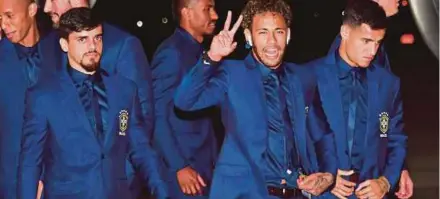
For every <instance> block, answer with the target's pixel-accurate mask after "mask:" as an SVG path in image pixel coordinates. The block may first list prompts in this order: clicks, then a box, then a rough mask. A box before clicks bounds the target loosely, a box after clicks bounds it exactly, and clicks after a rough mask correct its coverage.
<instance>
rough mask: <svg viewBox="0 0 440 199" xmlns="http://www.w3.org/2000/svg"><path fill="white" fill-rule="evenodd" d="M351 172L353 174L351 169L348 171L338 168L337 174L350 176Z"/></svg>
mask: <svg viewBox="0 0 440 199" xmlns="http://www.w3.org/2000/svg"><path fill="white" fill-rule="evenodd" d="M352 174H354V171H353V170H350V171H346V170H338V175H339V176H351V175H352Z"/></svg>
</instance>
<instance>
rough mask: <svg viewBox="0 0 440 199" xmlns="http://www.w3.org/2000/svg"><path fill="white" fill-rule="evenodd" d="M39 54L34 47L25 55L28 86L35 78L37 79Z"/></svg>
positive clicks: (31, 84)
mask: <svg viewBox="0 0 440 199" xmlns="http://www.w3.org/2000/svg"><path fill="white" fill-rule="evenodd" d="M40 62H41V60H40V56H39V55H38V52H37V50H36V49H34V50H33V51H32V52H29V53H28V54H27V55H26V63H27V64H26V69H25V70H26V74H27V75H28V85H29V87H31V86H33V85H34V84H35V83H36V82H37V80H38V74H39V70H40V68H38V65H39V64H40Z"/></svg>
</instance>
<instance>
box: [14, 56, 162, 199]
mask: <svg viewBox="0 0 440 199" xmlns="http://www.w3.org/2000/svg"><path fill="white" fill-rule="evenodd" d="M63 65H64V67H67V58H66V61H65V62H64V63H63ZM66 71H67V70H58V71H57V72H56V73H53V75H47V76H45V78H44V79H42V80H41V81H40V82H39V83H38V84H37V85H36V86H35V87H33V88H32V89H30V90H29V91H28V93H27V96H26V103H25V104H26V108H25V114H24V124H23V141H22V149H21V154H20V164H19V175H18V176H19V179H18V180H19V183H18V184H19V198H23V199H26V198H29V199H30V198H35V196H36V191H37V186H38V180H39V176H40V174H41V171H42V166H43V165H44V166H45V173H44V177H43V179H44V183H45V186H44V190H43V191H44V194H43V195H44V197H45V198H47V199H50V198H66V199H67V198H84V199H88V198H89V199H92V198H93V199H94V198H115V199H116V198H135V197H134V196H131V192H130V191H129V186H130V184H129V183H130V182H129V181H128V180H127V175H126V160H127V159H128V160H129V161H130V162H131V163H132V164H133V165H134V166H135V167H136V168H137V169H138V171H139V172H140V174H141V176H142V177H143V179H144V180H145V182H148V185H149V187H150V188H151V189H152V193H153V195H156V196H157V197H158V198H166V197H167V191H168V190H167V187H166V184H165V183H164V181H163V179H162V176H161V175H163V172H162V171H161V164H160V161H159V158H158V156H157V154H156V153H155V152H154V150H153V149H152V148H151V147H150V138H149V137H148V136H147V135H146V134H145V123H144V121H143V118H142V114H141V108H140V103H139V98H138V96H137V95H138V92H137V88H136V85H135V84H134V82H132V81H130V80H128V79H126V78H124V77H121V76H113V75H108V74H107V73H104V74H105V75H103V83H104V85H105V87H106V92H107V101H108V106H109V111H108V115H107V116H108V119H107V120H108V127H109V128H107V129H106V132H105V133H104V134H105V138H104V144H103V145H101V144H99V142H98V140H97V139H96V136H95V133H94V131H93V130H92V128H91V125H90V123H89V121H88V120H87V117H86V113H85V110H84V107H83V105H82V103H81V101H80V99H79V95H78V93H77V90H76V88H75V86H74V84H73V81H72V79H71V78H70V76H69V75H68V73H67V72H66ZM104 71H105V70H104ZM124 111H125V112H126V113H127V115H128V121H127V125H128V127H127V128H126V130H124V129H123V128H122V127H121V125H122V123H123V122H124V121H122V119H121V114H123V112H124Z"/></svg>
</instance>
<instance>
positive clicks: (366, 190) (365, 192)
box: [356, 186, 373, 197]
mask: <svg viewBox="0 0 440 199" xmlns="http://www.w3.org/2000/svg"><path fill="white" fill-rule="evenodd" d="M372 190H373V189H371V186H368V187H365V188H363V189H361V190H360V191H358V192H356V195H357V196H359V197H364V196H367V197H368V196H369V194H370V193H371V192H372Z"/></svg>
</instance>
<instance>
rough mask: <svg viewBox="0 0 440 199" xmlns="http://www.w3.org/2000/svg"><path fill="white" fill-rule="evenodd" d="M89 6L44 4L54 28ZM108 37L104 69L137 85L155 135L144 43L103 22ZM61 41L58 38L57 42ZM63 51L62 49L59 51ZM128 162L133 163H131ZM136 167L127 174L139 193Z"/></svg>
mask: <svg viewBox="0 0 440 199" xmlns="http://www.w3.org/2000/svg"><path fill="white" fill-rule="evenodd" d="M77 7H89V1H88V0H69V1H67V0H51V1H49V0H47V1H46V2H45V5H44V12H46V13H48V14H49V15H50V16H51V18H52V21H53V24H54V27H57V26H58V23H59V17H60V16H61V15H62V14H63V13H64V12H66V11H68V10H69V9H71V8H77ZM103 29H104V31H105V34H104V36H103V41H104V48H103V52H104V54H103V56H102V59H101V67H102V68H103V69H105V70H106V71H107V72H109V73H110V74H118V75H121V76H123V77H126V78H127V79H130V80H132V81H134V82H135V83H136V86H137V87H138V92H139V101H140V103H141V108H142V116H143V118H144V119H143V120H144V121H145V123H146V128H145V134H146V135H148V136H151V135H152V132H153V125H154V124H153V121H154V120H153V117H154V107H153V106H154V102H153V93H152V88H151V85H152V83H151V70H150V67H149V63H148V60H147V57H146V55H145V52H144V50H143V48H142V44H141V42H140V41H139V39H138V38H136V37H135V36H133V35H130V34H129V33H128V32H125V31H123V30H121V29H119V28H117V27H115V26H113V25H111V24H109V23H103ZM56 40H57V41H58V39H56ZM58 49H59V48H58ZM61 53H62V51H61V50H60V49H59V50H58V51H57V52H54V57H58V56H57V55H56V54H59V55H60V56H61ZM127 163H129V162H128V161H127ZM134 174H135V172H134V170H133V168H132V165H130V164H127V175H128V177H129V181H132V182H133V183H131V184H132V185H131V186H132V189H133V191H135V192H139V189H140V187H139V186H138V185H139V183H140V182H139V180H140V176H138V177H137V178H135V175H134Z"/></svg>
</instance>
